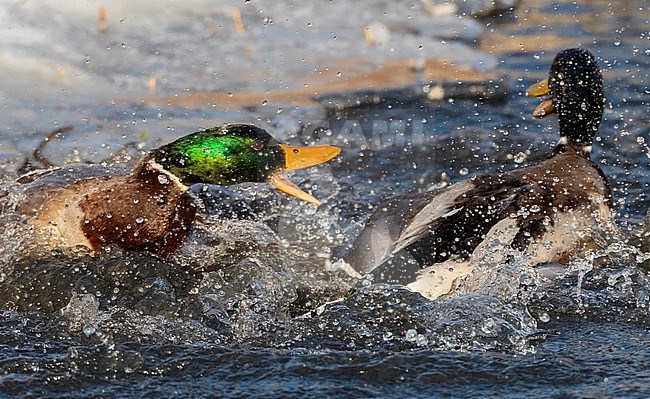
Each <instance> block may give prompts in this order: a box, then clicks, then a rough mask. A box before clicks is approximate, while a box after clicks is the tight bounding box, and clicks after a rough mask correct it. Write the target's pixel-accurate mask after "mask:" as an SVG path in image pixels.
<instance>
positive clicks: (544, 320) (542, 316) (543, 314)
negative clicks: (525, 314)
mask: <svg viewBox="0 0 650 399" xmlns="http://www.w3.org/2000/svg"><path fill="white" fill-rule="evenodd" d="M537 318H538V319H539V321H541V322H542V323H548V322H549V321H550V320H551V316H549V315H548V313H546V312H544V311H541V312H540V313H539V314H538V315H537Z"/></svg>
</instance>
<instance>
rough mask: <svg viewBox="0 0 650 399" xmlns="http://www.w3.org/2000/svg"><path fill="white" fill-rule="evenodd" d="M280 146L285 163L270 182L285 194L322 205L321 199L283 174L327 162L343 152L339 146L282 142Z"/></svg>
mask: <svg viewBox="0 0 650 399" xmlns="http://www.w3.org/2000/svg"><path fill="white" fill-rule="evenodd" d="M280 148H282V150H283V151H284V156H285V165H284V168H282V169H281V170H280V172H278V173H276V174H274V175H273V176H272V177H271V179H270V180H269V183H270V184H272V185H273V186H274V187H275V188H276V189H278V190H280V191H282V192H283V193H285V194H288V195H292V196H294V197H296V198H300V199H301V200H304V201H307V202H309V203H312V204H314V205H316V206H319V205H320V201H318V200H317V199H316V198H314V197H313V196H311V195H310V194H307V193H306V192H304V191H302V190H301V189H300V187H298V186H296V185H295V184H293V183H292V182H290V181H289V180H288V179H287V178H286V177H285V176H284V175H283V174H282V172H284V171H289V170H296V169H303V168H308V167H310V166H314V165H319V164H321V163H325V162H327V161H329V160H330V159H332V158H334V157H336V156H337V155H339V154H340V153H341V149H340V148H339V147H334V146H331V145H318V146H312V147H294V146H289V145H285V144H280Z"/></svg>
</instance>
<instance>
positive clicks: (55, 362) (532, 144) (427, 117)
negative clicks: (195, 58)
mask: <svg viewBox="0 0 650 399" xmlns="http://www.w3.org/2000/svg"><path fill="white" fill-rule="evenodd" d="M544 4H545V5H543V6H541V7H540V9H536V8H532V6H530V5H529V6H530V7H531V9H522V10H520V12H519V14H518V18H517V19H514V20H506V21H493V22H491V24H493V25H494V26H495V30H497V31H498V32H499V33H501V34H503V35H505V37H510V36H511V35H512V36H513V37H512V38H511V40H513V41H514V42H517V38H521V39H522V41H523V42H524V43H530V42H531V40H532V39H533V38H536V37H537V36H542V37H547V38H548V39H547V40H544V41H543V47H542V48H539V49H538V48H531V49H526V51H520V50H515V49H510V47H508V45H507V43H506V45H505V46H503V47H495V49H494V50H495V52H496V53H495V54H496V55H497V58H498V59H499V60H500V64H499V65H500V66H499V71H500V73H501V74H502V76H503V79H502V84H504V85H507V86H508V87H509V88H510V94H509V97H508V101H507V103H506V104H505V105H503V104H475V103H473V102H469V101H457V102H453V103H418V102H409V103H400V102H396V103H391V104H380V105H378V106H375V107H370V108H364V109H358V110H349V111H343V112H339V113H336V114H333V115H331V116H330V117H329V119H328V120H327V123H326V124H325V126H322V127H320V128H318V129H316V131H315V132H312V131H309V132H305V134H308V135H316V136H319V137H322V138H323V140H325V141H328V142H331V143H335V144H339V145H341V146H343V147H345V148H346V150H345V151H344V153H343V156H342V157H341V159H340V161H337V162H335V163H333V164H332V165H331V166H328V167H322V168H317V169H314V170H311V171H309V172H304V173H303V174H300V175H298V176H299V177H300V178H301V179H302V183H301V184H302V185H303V186H308V187H309V186H310V185H311V186H312V188H313V189H314V193H315V194H316V196H317V197H319V198H320V199H322V200H323V202H324V205H323V206H322V207H321V208H320V209H319V210H318V211H317V212H315V211H314V209H312V208H311V207H310V206H308V205H306V204H302V203H298V202H297V201H288V200H287V199H286V198H284V197H281V196H279V195H275V194H273V193H272V192H270V191H269V190H268V189H265V188H254V187H244V188H243V189H242V188H240V189H220V188H215V187H210V188H207V189H206V190H204V189H203V188H202V187H195V188H193V189H194V190H195V192H196V194H197V196H198V197H200V198H201V199H202V200H203V201H204V203H205V204H206V208H207V211H208V212H207V215H206V216H205V218H204V220H203V221H202V222H200V223H199V224H198V225H197V226H196V228H195V229H194V230H193V232H192V233H191V235H190V237H189V238H188V241H187V243H186V245H185V246H184V247H183V248H182V249H181V250H180V251H179V253H178V254H176V255H175V256H173V257H172V258H171V259H169V260H167V261H162V260H159V259H157V258H155V257H152V256H148V255H146V254H126V253H121V252H120V251H118V250H115V249H113V250H111V251H109V252H106V253H104V254H102V255H101V256H100V257H98V258H92V257H89V256H84V255H83V254H79V253H76V252H74V251H69V252H60V253H40V250H39V248H38V243H33V242H31V241H30V232H29V230H28V229H25V228H24V227H23V226H21V224H20V220H19V218H16V215H11V214H9V215H7V214H4V215H3V216H2V218H3V220H2V221H3V225H4V226H5V230H4V231H3V232H2V236H1V237H0V244H1V250H0V267H1V272H2V274H0V284H1V289H0V290H1V293H0V298H1V301H2V303H4V304H5V306H4V309H5V310H3V311H2V312H0V396H2V397H123V398H126V397H161V396H162V397H169V396H179V397H263V398H269V397H278V398H284V397H334V398H339V397H340V398H343V397H495V398H496V397H499V398H501V397H508V398H520V397H576V398H577V397H580V398H589V397H594V398H601V397H646V396H647V393H648V392H650V380H649V377H650V374H649V373H648V371H647V370H648V369H649V366H650V364H648V362H649V361H650V360H649V359H650V350H649V349H648V348H647V347H648V345H647V342H648V340H649V339H650V335H649V332H648V327H649V326H650V279H649V277H648V274H647V272H646V269H647V268H648V260H647V259H648V255H647V253H648V251H650V248H649V244H648V241H649V240H648V234H649V232H650V221H648V219H647V217H646V215H647V212H648V207H649V205H650V197H649V196H648V193H649V190H648V188H649V186H650V148H649V147H648V146H649V145H650V135H649V131H648V129H649V128H648V126H649V123H648V122H649V121H648V115H649V112H648V111H649V105H648V98H649V97H648V89H647V83H648V70H649V68H648V67H649V64H650V58H649V53H648V47H647V26H648V25H647V21H648V12H647V10H646V9H645V7H646V6H645V3H644V2H629V3H626V4H625V5H618V6H616V7H614V8H615V9H611V7H610V8H608V6H607V3H604V2H603V3H601V2H589V3H584V4H583V3H580V4H578V5H574V4H571V3H561V4H559V5H557V6H556V5H553V4H549V3H544ZM624 7H627V11H626V10H624ZM640 8H641V9H643V10H641V11H639V9H640ZM539 16H543V17H544V18H545V19H543V20H541V21H539V20H535V22H534V24H533V22H531V21H528V19H533V17H539ZM567 19H568V20H569V21H571V23H569V24H568V25H565V22H566V21H567ZM574 19H579V20H580V21H581V22H579V23H577V22H575V20H574ZM542 23H543V24H544V25H545V26H544V27H541V26H539V24H542ZM558 38H561V39H562V40H558ZM575 45H583V46H585V47H587V48H589V49H590V50H592V51H593V52H594V53H595V54H596V55H597V56H599V58H600V59H601V62H602V63H603V67H604V69H605V71H604V74H605V80H606V93H607V100H608V106H607V109H606V111H605V115H604V120H603V123H602V125H601V128H600V130H599V134H598V138H597V141H596V142H595V143H594V153H593V154H594V155H593V156H594V159H595V160H596V161H597V162H598V163H599V164H601V165H602V167H603V169H604V170H605V173H606V174H607V175H608V176H609V177H610V180H611V183H612V186H613V190H614V197H615V203H616V210H617V222H618V224H619V225H620V227H621V230H622V231H623V236H622V237H603V239H604V240H606V241H607V242H608V243H609V244H610V245H609V248H608V250H607V251H604V252H603V253H598V254H594V256H593V258H590V259H585V260H580V261H576V262H574V263H572V264H571V265H569V267H568V269H567V271H566V273H564V274H563V275H562V276H561V277H560V278H558V279H549V278H546V277H545V276H543V275H540V274H539V273H538V272H536V271H534V270H530V269H528V268H526V267H525V266H523V265H521V266H518V265H514V266H508V267H505V266H504V267H500V268H497V269H493V268H488V267H487V266H486V267H485V268H481V267H479V268H478V270H476V271H475V272H474V273H473V277H472V278H471V279H469V280H468V281H466V282H465V283H464V284H463V285H461V286H460V287H459V288H458V290H457V292H456V294H455V295H454V297H453V298H451V299H449V300H437V301H429V300H427V299H425V298H423V297H421V296H420V295H418V294H415V293H411V292H409V291H407V290H405V289H403V288H401V287H387V286H378V285H368V284H366V285H364V284H361V285H360V286H358V289H357V290H356V292H354V293H353V294H351V295H349V296H348V297H346V298H345V299H344V300H342V301H335V300H337V299H339V298H341V297H342V296H343V295H344V294H345V293H346V291H347V290H348V288H349V287H350V286H351V285H352V284H354V283H355V280H354V279H353V278H351V277H348V276H347V275H346V274H345V273H344V272H343V271H341V270H339V269H338V268H337V264H336V263H334V262H335V261H336V260H337V257H338V256H339V255H340V254H341V253H342V252H343V251H344V250H345V248H346V245H347V242H349V240H350V238H351V237H353V236H354V234H355V233H356V232H357V231H358V229H359V226H358V223H357V222H358V221H360V220H362V219H363V218H364V217H365V216H367V215H368V214H369V213H370V212H371V211H372V209H373V205H375V204H377V203H378V202H379V201H380V200H381V199H383V198H386V197H388V196H391V195H393V194H400V193H405V192H409V191H414V190H426V189H427V188H429V187H431V186H432V185H441V184H446V183H448V182H453V181H457V180H459V179H463V178H467V177H469V176H471V174H472V173H478V172H487V171H497V170H509V169H513V168H516V167H521V166H522V165H525V164H526V163H527V162H534V161H535V160H536V159H539V158H541V157H543V156H544V154H546V153H547V152H548V151H550V149H551V148H552V147H553V145H554V144H555V143H556V141H557V129H556V124H555V123H554V122H552V121H551V120H542V121H537V120H534V119H532V118H531V117H530V116H529V114H530V112H531V111H532V109H534V107H535V106H536V105H537V103H538V100H537V99H528V98H525V97H524V96H523V95H522V94H521V93H522V92H523V91H524V89H525V88H526V87H527V86H528V85H529V84H531V83H533V82H534V81H535V80H536V79H541V78H543V77H544V76H545V74H546V71H547V69H548V66H549V65H550V62H551V60H552V57H553V56H554V54H555V52H556V51H557V50H560V49H562V48H564V47H569V46H575ZM141 112H143V113H145V114H146V113H147V112H153V111H147V110H146V109H145V110H142V111H141ZM401 124H403V125H401ZM378 126H379V127H378ZM382 126H386V127H387V133H388V134H384V135H383V136H382V134H380V133H378V132H383V131H384V130H382V129H383V128H382ZM391 126H392V127H393V128H394V130H392V131H391V130H390V129H391ZM401 126H403V129H402V128H401ZM393 132H397V133H393ZM401 132H403V133H404V134H402V133H401ZM420 133H421V136H419V137H418V138H417V140H414V138H415V137H416V136H415V134H420ZM402 138H405V142H406V143H401V142H400V140H402ZM396 141H397V143H396ZM409 141H410V142H411V144H410V145H409ZM413 142H415V144H413ZM3 190H4V191H3V193H4V192H6V193H9V194H8V195H9V197H10V198H13V197H12V196H18V195H19V189H18V188H17V187H14V186H12V185H11V184H10V183H5V184H4V185H3ZM215 198H216V199H218V201H216V200H215ZM226 199H227V200H226ZM227 201H230V202H227ZM224 203H225V204H229V205H230V207H228V206H225V205H224ZM224 209H225V210H224ZM232 213H235V214H236V215H237V217H238V218H239V217H241V216H244V217H245V218H244V220H237V219H229V218H228V217H230V216H231V214H232ZM644 218H645V224H643V223H644V222H643V221H644ZM644 251H645V252H644ZM25 254H27V255H25ZM328 301H334V302H332V303H329V304H326V305H324V306H321V305H323V304H325V303H326V302H328Z"/></svg>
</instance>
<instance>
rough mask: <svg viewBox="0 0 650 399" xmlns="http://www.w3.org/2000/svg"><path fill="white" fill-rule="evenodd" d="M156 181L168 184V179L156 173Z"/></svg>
mask: <svg viewBox="0 0 650 399" xmlns="http://www.w3.org/2000/svg"><path fill="white" fill-rule="evenodd" d="M158 182H159V183H160V184H169V179H168V178H167V176H165V175H158Z"/></svg>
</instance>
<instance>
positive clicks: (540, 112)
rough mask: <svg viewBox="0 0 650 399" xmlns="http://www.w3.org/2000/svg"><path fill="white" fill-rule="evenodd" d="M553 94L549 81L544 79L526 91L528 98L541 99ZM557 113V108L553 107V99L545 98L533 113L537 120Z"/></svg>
mask: <svg viewBox="0 0 650 399" xmlns="http://www.w3.org/2000/svg"><path fill="white" fill-rule="evenodd" d="M550 92H551V89H549V87H548V79H544V80H542V81H541V82H538V83H535V84H534V85H532V86H530V87H529V88H528V90H526V95H527V96H528V97H540V96H544V95H547V94H549V93H550ZM554 111H555V106H554V105H553V100H552V99H551V98H545V99H544V101H542V103H541V104H540V105H538V106H537V108H535V110H534V111H533V116H534V117H535V118H543V117H545V116H548V115H550V114H552V113H553V112H554Z"/></svg>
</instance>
